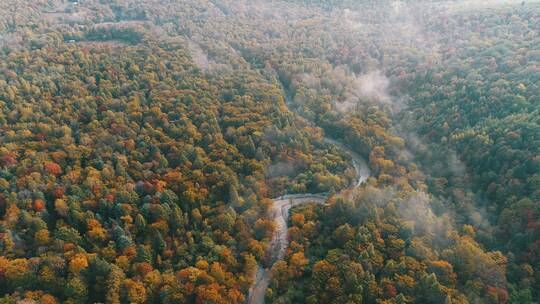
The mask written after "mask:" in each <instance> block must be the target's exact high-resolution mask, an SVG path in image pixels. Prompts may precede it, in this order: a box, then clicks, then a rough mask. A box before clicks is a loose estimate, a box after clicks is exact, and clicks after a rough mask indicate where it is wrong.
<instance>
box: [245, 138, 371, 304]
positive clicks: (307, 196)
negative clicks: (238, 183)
mask: <svg viewBox="0 0 540 304" xmlns="http://www.w3.org/2000/svg"><path fill="white" fill-rule="evenodd" d="M324 141H325V142H326V143H329V144H332V145H335V146H337V147H338V148H339V149H341V150H343V151H344V152H346V153H347V154H349V155H350V157H351V159H352V164H353V166H354V169H355V170H356V181H355V183H354V184H353V185H352V186H351V188H353V189H354V188H356V187H358V186H360V185H362V184H363V183H364V182H365V181H366V180H367V179H368V177H369V174H370V171H369V167H368V166H367V164H366V161H365V160H364V159H363V158H362V157H360V155H358V154H357V153H355V152H354V151H352V150H350V149H349V148H347V147H346V146H345V145H343V144H342V143H340V142H338V141H336V140H334V139H331V138H326V137H325V138H324ZM327 197H328V194H327V193H301V194H288V195H284V196H280V197H277V198H274V199H273V201H274V204H273V206H272V211H271V212H272V217H273V219H274V221H275V222H276V230H275V232H274V235H273V237H272V241H271V243H270V250H271V255H272V261H274V262H275V261H279V260H281V259H283V257H284V255H285V250H286V249H287V246H288V245H289V243H288V235H287V231H288V227H287V219H288V218H289V210H290V209H291V208H292V207H294V206H297V205H302V204H305V203H314V204H325V203H326V199H327ZM271 275H272V273H271V270H270V269H265V268H263V267H262V266H260V265H259V269H258V271H257V274H256V276H255V280H254V282H253V285H252V286H251V288H250V290H249V296H248V303H249V304H263V303H264V297H265V294H266V289H267V288H268V285H270V279H271Z"/></svg>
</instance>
